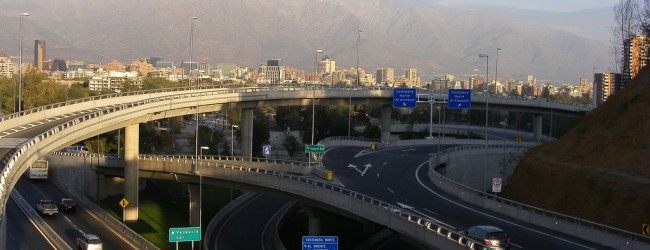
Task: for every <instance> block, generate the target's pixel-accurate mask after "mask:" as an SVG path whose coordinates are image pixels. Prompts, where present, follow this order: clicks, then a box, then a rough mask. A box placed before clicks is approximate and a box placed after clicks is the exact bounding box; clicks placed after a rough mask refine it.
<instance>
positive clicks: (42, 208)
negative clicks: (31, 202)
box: [36, 200, 59, 215]
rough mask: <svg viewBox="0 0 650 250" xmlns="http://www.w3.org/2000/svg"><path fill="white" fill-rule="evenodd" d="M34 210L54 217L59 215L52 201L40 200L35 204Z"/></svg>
mask: <svg viewBox="0 0 650 250" xmlns="http://www.w3.org/2000/svg"><path fill="white" fill-rule="evenodd" d="M36 210H38V212H39V213H41V214H47V215H55V214H58V213H59V208H58V207H57V206H56V204H55V203H54V201H52V200H40V201H38V203H37V204H36Z"/></svg>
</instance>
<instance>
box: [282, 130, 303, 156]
mask: <svg viewBox="0 0 650 250" xmlns="http://www.w3.org/2000/svg"><path fill="white" fill-rule="evenodd" d="M282 146H284V148H285V149H287V153H288V154H289V156H291V157H293V156H295V155H296V154H297V153H300V152H301V150H300V146H301V145H300V142H299V141H298V138H296V137H295V136H293V135H292V134H291V133H289V132H284V133H282Z"/></svg>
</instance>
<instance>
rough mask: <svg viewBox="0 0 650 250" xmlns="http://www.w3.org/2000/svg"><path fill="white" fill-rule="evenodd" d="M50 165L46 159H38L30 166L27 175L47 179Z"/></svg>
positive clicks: (32, 178) (34, 178)
mask: <svg viewBox="0 0 650 250" xmlns="http://www.w3.org/2000/svg"><path fill="white" fill-rule="evenodd" d="M48 169H49V166H48V162H47V161H46V160H37V161H35V162H34V163H32V165H31V166H29V169H28V170H27V177H28V178H29V179H31V180H36V179H47V172H48Z"/></svg>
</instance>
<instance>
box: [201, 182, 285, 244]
mask: <svg viewBox="0 0 650 250" xmlns="http://www.w3.org/2000/svg"><path fill="white" fill-rule="evenodd" d="M289 203H290V201H289V200H286V199H283V198H279V197H275V196H271V195H262V194H256V195H255V196H254V197H252V198H251V199H249V200H247V201H246V202H244V203H242V204H240V205H239V206H237V207H236V208H234V209H233V210H232V211H230V213H229V214H228V215H227V216H226V217H225V218H223V219H222V220H221V221H220V222H219V223H218V224H217V226H216V227H215V230H214V236H213V237H211V239H210V242H208V247H209V248H208V249H214V250H217V249H219V250H228V249H238V250H260V249H261V250H264V249H275V248H274V247H272V246H273V235H272V233H273V230H275V228H273V225H272V224H273V223H272V222H274V220H275V219H277V216H279V215H278V211H280V210H281V209H282V208H283V207H284V206H286V205H287V204H289Z"/></svg>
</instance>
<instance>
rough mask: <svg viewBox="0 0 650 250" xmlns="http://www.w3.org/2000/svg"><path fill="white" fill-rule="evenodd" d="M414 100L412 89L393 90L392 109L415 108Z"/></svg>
mask: <svg viewBox="0 0 650 250" xmlns="http://www.w3.org/2000/svg"><path fill="white" fill-rule="evenodd" d="M416 99H417V97H416V94H415V89H413V88H394V89H393V108H415V102H416Z"/></svg>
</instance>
